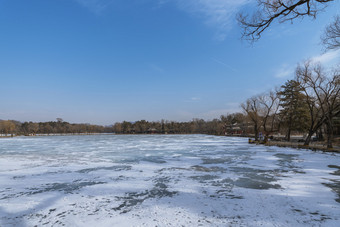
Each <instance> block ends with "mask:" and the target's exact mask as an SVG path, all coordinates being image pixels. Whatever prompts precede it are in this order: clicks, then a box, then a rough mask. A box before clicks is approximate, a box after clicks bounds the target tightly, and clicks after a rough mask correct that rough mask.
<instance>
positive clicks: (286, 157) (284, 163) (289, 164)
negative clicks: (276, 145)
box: [274, 153, 299, 169]
mask: <svg viewBox="0 0 340 227" xmlns="http://www.w3.org/2000/svg"><path fill="white" fill-rule="evenodd" d="M274 156H275V157H277V158H278V160H277V164H278V166H280V167H283V168H290V169H297V168H299V167H298V166H297V165H296V164H295V162H296V161H297V160H298V157H299V155H297V154H284V153H278V154H274Z"/></svg>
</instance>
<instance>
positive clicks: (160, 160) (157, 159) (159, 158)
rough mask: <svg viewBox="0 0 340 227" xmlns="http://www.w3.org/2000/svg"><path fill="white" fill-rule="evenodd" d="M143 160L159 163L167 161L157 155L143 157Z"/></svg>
mask: <svg viewBox="0 0 340 227" xmlns="http://www.w3.org/2000/svg"><path fill="white" fill-rule="evenodd" d="M141 161H145V162H152V163H157V164H163V163H166V161H164V160H163V159H162V158H161V157H157V156H149V157H144V158H142V159H141Z"/></svg>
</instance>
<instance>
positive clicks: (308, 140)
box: [303, 129, 314, 146]
mask: <svg viewBox="0 0 340 227" xmlns="http://www.w3.org/2000/svg"><path fill="white" fill-rule="evenodd" d="M313 134H314V131H313V130H311V129H310V130H309V132H308V135H307V138H306V140H305V143H304V144H303V145H305V146H307V145H309V144H310V141H311V139H312V135H313Z"/></svg>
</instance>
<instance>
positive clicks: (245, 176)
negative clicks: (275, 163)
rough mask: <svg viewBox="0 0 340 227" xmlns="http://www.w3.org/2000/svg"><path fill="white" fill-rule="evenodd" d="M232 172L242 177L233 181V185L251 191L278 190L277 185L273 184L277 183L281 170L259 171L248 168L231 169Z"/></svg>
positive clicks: (278, 186)
mask: <svg viewBox="0 0 340 227" xmlns="http://www.w3.org/2000/svg"><path fill="white" fill-rule="evenodd" d="M230 169H231V170H232V171H233V172H235V173H239V174H241V175H242V177H241V178H239V179H237V180H235V181H234V182H233V184H234V185H235V186H238V187H242V188H251V189H270V188H274V189H279V188H281V186H280V185H279V184H273V183H274V182H276V181H277V177H278V176H281V172H282V170H280V169H275V170H261V169H254V168H249V167H231V168H230Z"/></svg>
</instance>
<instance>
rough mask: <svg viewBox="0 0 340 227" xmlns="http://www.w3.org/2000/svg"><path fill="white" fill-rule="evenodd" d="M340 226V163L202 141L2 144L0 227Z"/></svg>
mask: <svg viewBox="0 0 340 227" xmlns="http://www.w3.org/2000/svg"><path fill="white" fill-rule="evenodd" d="M35 225H36V226H182V225H183V226H340V155H339V154H331V153H322V152H313V151H309V150H296V149H290V148H278V147H265V146H257V145H252V144H248V143H247V139H245V138H230V137H216V136H207V135H96V136H94V135H92V136H46V137H17V138H6V139H5V138H4V139H0V226H35Z"/></svg>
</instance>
